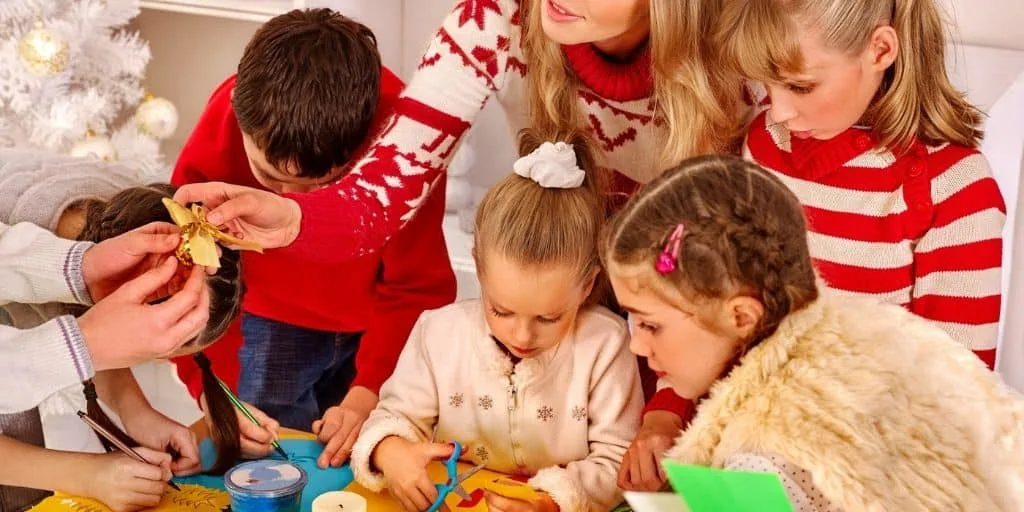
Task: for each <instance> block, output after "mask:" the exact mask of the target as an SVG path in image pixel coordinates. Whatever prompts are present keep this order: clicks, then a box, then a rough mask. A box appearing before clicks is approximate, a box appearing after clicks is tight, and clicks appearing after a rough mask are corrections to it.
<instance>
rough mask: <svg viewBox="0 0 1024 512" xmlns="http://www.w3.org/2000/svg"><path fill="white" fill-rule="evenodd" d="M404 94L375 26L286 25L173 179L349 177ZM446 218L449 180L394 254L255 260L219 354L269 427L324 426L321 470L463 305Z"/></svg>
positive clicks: (224, 89)
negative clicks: (445, 309)
mask: <svg viewBox="0 0 1024 512" xmlns="http://www.w3.org/2000/svg"><path fill="white" fill-rule="evenodd" d="M402 86H403V84H402V82H401V80H400V79H398V78H397V77H396V76H395V75H394V74H393V73H391V72H390V71H389V70H388V69H386V68H384V67H382V66H381V62H380V55H379V53H378V51H377V47H376V41H375V38H374V36H373V33H372V32H371V31H370V30H369V29H368V28H367V27H365V26H363V25H361V24H359V23H357V22H355V21H353V20H350V19H348V18H345V17H344V16H342V15H340V14H338V13H335V12H333V11H331V10H329V9H313V10H295V11H292V12H289V13H287V14H283V15H281V16H278V17H276V18H274V19H272V20H270V21H269V22H267V23H266V24H265V25H264V26H263V27H261V28H260V29H259V30H258V31H257V32H256V34H255V35H254V36H253V38H252V40H251V41H250V42H249V44H248V46H247V47H246V49H245V52H244V54H243V56H242V59H241V62H240V63H239V65H238V74H237V75H236V76H233V77H231V78H228V79H227V80H226V81H225V82H224V83H223V84H221V85H220V86H219V87H218V88H217V89H216V90H215V91H214V93H213V95H212V97H211V98H210V101H209V103H208V104H207V107H206V110H205V111H204V112H203V114H202V116H201V117H200V119H199V122H198V124H197V125H196V127H195V129H194V130H193V132H192V135H191V136H190V137H189V140H188V142H187V143H186V144H185V147H184V148H183V150H182V153H181V156H180V157H179V159H178V161H177V164H176V166H175V169H174V174H173V176H172V179H171V181H172V182H173V183H174V184H175V185H183V184H186V183H195V182H203V181H222V182H228V183H233V184H238V185H246V186H250V187H257V188H263V189H265V190H270V191H273V192H276V193H284V192H289V193H304V192H308V191H311V190H315V189H317V188H319V187H321V186H323V185H325V184H328V183H330V182H332V181H335V180H337V179H338V178H340V177H341V176H342V175H344V174H345V173H346V172H347V171H348V168H347V166H348V164H349V163H350V162H352V161H354V158H355V157H357V156H358V155H359V154H360V153H361V152H362V151H363V150H364V149H365V147H366V145H367V143H368V142H369V141H370V140H372V136H373V135H374V134H375V133H376V132H377V131H378V130H379V128H380V127H381V126H382V125H383V122H384V121H385V120H386V119H387V118H388V117H389V115H390V113H391V110H392V107H393V104H394V102H395V101H396V99H397V97H398V95H399V93H400V92H401V89H402ZM443 215H444V187H443V182H442V186H438V187H435V190H433V191H432V192H431V193H430V195H429V196H428V197H427V199H426V201H425V202H424V205H423V207H422V208H421V210H420V212H419V213H418V214H417V215H416V217H415V218H413V219H412V220H411V221H410V222H409V225H408V226H407V228H406V229H403V230H402V231H401V232H400V233H398V234H397V235H395V236H394V237H393V238H392V239H391V240H390V241H389V243H388V244H387V245H386V246H385V247H384V249H383V250H382V251H376V252H373V253H370V254H367V255H364V256H362V257H360V258H356V259H354V260H348V261H345V262H344V264H343V265H340V266H339V265H332V264H330V263H327V262H326V261H325V263H324V264H309V263H308V262H303V263H299V262H297V261H295V260H294V259H291V258H289V257H288V256H287V255H282V254H280V253H278V252H277V251H267V252H266V253H265V254H257V253H251V254H244V255H243V262H242V269H243V270H242V276H243V281H244V282H245V285H246V287H247V292H246V297H245V301H244V303H243V315H242V319H241V322H240V325H236V326H234V328H233V329H231V330H230V331H229V332H228V333H227V334H226V335H225V337H224V338H223V339H222V340H221V341H220V342H219V343H217V344H216V345H215V347H216V349H214V350H208V351H207V354H208V356H210V358H211V359H212V360H213V364H214V369H215V371H217V372H218V374H219V375H220V376H221V378H222V379H224V380H225V381H227V382H228V383H233V382H235V381H236V380H237V383H238V384H237V389H238V394H239V396H240V397H241V398H242V399H243V400H245V401H247V402H249V403H251V404H253V405H255V406H256V408H258V409H260V410H262V411H263V412H265V413H266V415H267V416H269V417H271V418H274V419H276V420H277V421H276V422H275V421H269V425H270V429H269V430H273V429H274V428H276V425H277V422H280V424H281V425H283V426H287V427H292V428H296V429H301V430H310V429H312V431H313V432H314V433H315V434H317V435H318V437H319V439H320V441H321V442H323V443H325V444H326V448H325V450H324V453H323V455H322V456H321V457H320V460H319V461H318V462H319V464H320V465H321V466H322V467H323V466H326V465H328V464H331V465H335V466H337V465H340V464H341V463H343V462H344V461H345V459H347V457H348V452H349V450H350V448H351V446H352V444H353V443H354V442H355V437H356V435H357V434H358V432H359V427H360V426H361V425H362V422H363V420H364V419H365V418H366V416H367V415H368V414H369V412H370V411H371V410H372V409H373V408H374V407H375V406H376V404H377V391H378V389H379V387H380V385H381V384H382V383H383V382H384V380H385V379H387V378H388V377H389V376H390V375H391V372H392V371H393V370H394V367H395V364H396V362H397V359H398V355H399V353H400V352H401V350H402V347H403V345H404V344H405V341H406V339H407V338H408V336H409V333H410V331H411V330H412V326H413V324H414V323H415V322H416V319H417V318H418V317H419V315H420V313H422V312H423V311H424V310H427V309H434V308H437V307H440V306H443V305H445V304H447V303H449V302H451V301H452V300H454V297H455V277H454V274H453V273H452V270H451V263H450V262H449V259H448V252H447V249H446V247H445V242H444V236H443V233H442V231H441V219H442V217H443ZM318 261H320V260H318ZM243 340H244V342H243ZM239 362H240V363H241V364H240V366H241V369H243V370H244V371H242V372H241V375H239ZM179 374H180V375H181V376H182V379H183V380H184V381H185V382H186V384H187V385H188V386H189V389H190V391H191V392H192V393H193V395H195V394H197V393H198V389H199V388H200V385H199V384H200V383H199V374H198V370H197V369H196V368H195V367H194V364H192V363H191V361H181V362H180V364H179ZM260 416H263V415H260ZM263 417H264V418H265V419H268V418H266V417H265V416H263ZM242 423H243V425H248V422H247V421H243V422H242ZM258 430H259V429H257V431H254V430H253V429H252V427H251V426H250V428H249V429H243V440H242V442H243V449H244V451H246V452H247V453H248V454H252V455H260V454H265V453H268V452H269V451H270V448H269V446H268V445H267V442H269V440H270V439H269V433H268V432H263V431H258ZM247 432H248V434H247Z"/></svg>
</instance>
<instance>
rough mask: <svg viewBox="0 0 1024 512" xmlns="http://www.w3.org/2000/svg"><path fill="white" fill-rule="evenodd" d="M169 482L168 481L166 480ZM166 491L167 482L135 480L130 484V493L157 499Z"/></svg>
mask: <svg viewBox="0 0 1024 512" xmlns="http://www.w3.org/2000/svg"><path fill="white" fill-rule="evenodd" d="M168 480H169V479H168ZM166 490H167V480H148V479H145V478H136V479H135V480H134V481H133V482H132V491H134V492H136V493H139V494H148V495H150V496H156V497H157V498H159V497H160V496H162V495H163V494H164V491H166Z"/></svg>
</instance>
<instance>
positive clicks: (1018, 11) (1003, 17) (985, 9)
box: [944, 0, 1024, 50]
mask: <svg viewBox="0 0 1024 512" xmlns="http://www.w3.org/2000/svg"><path fill="white" fill-rule="evenodd" d="M944 1H945V2H946V4H947V5H946V9H947V11H948V12H949V13H950V14H951V17H952V18H953V20H955V22H956V25H957V29H956V32H957V33H958V35H959V39H960V40H962V41H963V42H965V43H968V44H977V45H983V46H994V47H997V48H1012V49H1016V50H1024V29H1022V28H1021V20H1024V0H944Z"/></svg>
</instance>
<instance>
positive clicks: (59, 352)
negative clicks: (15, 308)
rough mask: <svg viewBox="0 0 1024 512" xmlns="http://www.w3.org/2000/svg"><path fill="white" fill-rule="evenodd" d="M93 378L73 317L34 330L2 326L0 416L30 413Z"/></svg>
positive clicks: (89, 362) (90, 364) (54, 320)
mask: <svg viewBox="0 0 1024 512" xmlns="http://www.w3.org/2000/svg"><path fill="white" fill-rule="evenodd" d="M94 374H95V368H94V367H93V364H92V359H91V358H90V357H89V351H88V348H87V347H86V343H85V339H84V337H83V336H82V332H81V330H80V329H79V326H78V322H77V321H76V320H75V318H74V317H72V316H70V315H64V316H60V317H57V318H54V319H53V320H50V321H49V322H46V323H44V324H42V325H39V326H36V327H33V328H31V329H16V328H14V327H8V326H0V384H2V386H3V393H0V413H12V412H20V411H24V410H27V409H31V408H33V407H35V406H37V405H39V404H40V403H41V402H42V401H43V400H44V399H46V397H48V396H50V395H52V394H54V393H56V392H58V391H60V390H62V389H64V388H66V387H68V386H73V385H76V384H78V383H81V382H82V381H83V380H86V379H90V378H92V376H93V375H94Z"/></svg>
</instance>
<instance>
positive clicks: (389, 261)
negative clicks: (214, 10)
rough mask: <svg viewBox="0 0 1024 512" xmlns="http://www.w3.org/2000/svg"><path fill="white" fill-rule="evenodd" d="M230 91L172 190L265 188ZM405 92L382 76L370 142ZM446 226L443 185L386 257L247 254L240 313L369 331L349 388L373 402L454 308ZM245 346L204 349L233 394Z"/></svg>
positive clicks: (194, 373) (213, 109) (231, 343)
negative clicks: (421, 334)
mask: <svg viewBox="0 0 1024 512" xmlns="http://www.w3.org/2000/svg"><path fill="white" fill-rule="evenodd" d="M234 85H235V78H234V77H231V78H229V79H227V80H226V81H225V82H224V83H223V84H221V85H220V86H219V87H218V88H217V89H216V90H215V91H214V93H213V96H212V97H211V98H210V101H209V103H208V104H207V106H206V110H205V111H204V112H203V114H202V116H201V117H200V119H199V122H198V124H197V125H196V127H195V129H194V130H193V132H192V135H191V136H190V137H189V140H188V142H187V143H186V144H185V147H184V148H183V149H182V153H181V156H180V157H179V158H178V161H177V164H176V165H175V168H174V174H173V176H172V178H171V181H172V182H173V183H174V184H175V185H183V184H185V183H195V182H203V181H223V182H228V183H235V184H239V185H246V186H249V187H256V188H261V189H262V188H263V187H262V186H261V185H260V184H259V182H257V181H256V179H255V178H254V177H253V175H252V171H251V170H250V168H249V163H248V160H247V158H246V156H245V151H244V149H243V146H242V134H241V131H240V130H239V128H238V122H237V121H236V120H235V114H234V111H233V110H232V108H231V90H232V89H233V88H234ZM402 85H403V84H402V81H401V80H400V79H399V78H398V77H397V76H395V75H394V74H393V73H391V72H390V71H389V70H387V69H386V68H382V70H381V91H380V101H379V103H378V108H377V114H376V117H375V120H374V128H373V129H372V132H371V133H375V132H377V131H379V129H380V126H381V125H382V124H383V121H384V120H385V119H386V118H387V117H388V116H389V115H390V113H391V112H392V109H393V106H394V103H395V101H396V99H397V97H398V94H399V93H400V92H401V90H402ZM367 140H368V141H369V140H371V139H370V138H368V139H367ZM339 202H341V203H344V201H343V200H339ZM325 215H326V214H325ZM443 216H444V186H443V183H441V184H440V185H439V186H438V187H436V188H435V189H434V190H433V191H432V193H431V194H430V195H429V196H428V197H427V198H426V200H425V201H424V204H423V206H422V208H420V213H419V214H418V215H417V216H416V217H415V218H414V219H413V220H412V221H410V223H409V225H408V226H407V227H406V228H405V229H403V230H402V231H401V232H400V233H398V234H397V235H395V236H394V237H393V238H392V239H391V240H390V241H389V242H388V243H387V244H386V245H385V246H384V248H383V250H378V251H374V252H370V253H367V254H366V255H364V256H361V257H358V258H345V257H341V258H339V259H338V261H332V258H331V254H332V251H333V250H334V246H335V245H336V244H335V243H334V241H333V240H320V241H319V242H318V241H317V240H315V239H312V238H309V237H307V238H306V240H305V242H306V245H305V247H306V248H307V250H313V251H317V252H318V253H320V254H319V257H318V258H317V259H316V261H315V262H309V261H297V260H296V259H295V258H293V257H292V256H291V254H289V253H286V252H283V251H277V250H270V251H267V252H266V253H265V254H258V253H254V252H243V253H242V278H243V280H244V282H245V285H246V295H245V299H244V302H243V309H244V310H245V311H246V312H248V313H251V314H254V315H258V316H261V317H264V318H269V319H272V320H276V321H279V322H284V323H288V324H292V325H297V326H301V327H307V328H311V329H317V330H322V331H335V332H359V331H364V332H365V334H364V335H363V338H362V341H361V343H360V345H359V350H358V352H357V353H356V370H357V375H356V378H355V381H354V382H353V386H364V387H366V388H369V389H371V390H373V391H374V392H376V391H377V389H378V388H379V387H380V385H381V384H382V383H383V382H384V380H386V379H387V378H388V377H389V376H390V375H391V372H392V371H393V370H394V367H395V363H396V362H397V360H398V355H399V353H400V352H401V350H402V347H403V346H404V345H405V341H406V339H407V338H408V336H409V333H410V331H411V330H412V326H413V324H414V323H415V322H416V320H417V319H418V318H419V315H420V313H422V312H423V311H424V310H427V309H433V308H437V307H441V306H443V305H445V304H448V303H450V302H451V301H452V300H454V298H455V276H454V274H453V273H452V270H451V263H450V261H449V260H448V251H447V248H446V246H445V242H444V236H443V233H442V231H441V219H442V217H443ZM241 343H242V339H241V329H240V328H239V326H238V323H237V322H236V325H233V326H232V327H231V329H230V330H229V331H228V333H227V334H226V335H225V336H224V337H223V338H222V339H221V340H220V341H218V342H217V343H216V344H214V345H213V346H212V347H210V348H209V349H207V354H208V355H209V356H210V358H211V360H212V361H213V365H214V368H215V370H216V371H217V373H218V374H219V375H220V376H221V378H222V379H224V380H225V381H227V382H229V383H232V384H234V383H236V382H237V379H238V359H237V351H238V349H239V347H240V346H241ZM176 362H177V363H179V366H178V368H179V375H181V377H182V379H183V380H184V381H185V383H186V384H187V385H188V387H189V390H190V392H192V394H193V395H194V396H198V393H199V391H200V388H201V381H200V375H199V372H198V369H197V368H196V367H195V365H194V363H192V362H191V359H189V358H181V359H179V360H177V361H176Z"/></svg>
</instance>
